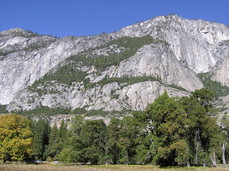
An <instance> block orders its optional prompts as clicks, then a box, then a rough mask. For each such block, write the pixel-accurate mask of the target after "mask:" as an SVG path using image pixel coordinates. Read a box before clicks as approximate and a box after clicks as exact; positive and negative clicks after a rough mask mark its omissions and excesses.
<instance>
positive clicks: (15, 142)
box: [0, 114, 33, 162]
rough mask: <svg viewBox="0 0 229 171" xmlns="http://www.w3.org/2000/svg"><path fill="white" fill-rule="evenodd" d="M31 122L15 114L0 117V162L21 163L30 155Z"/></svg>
mask: <svg viewBox="0 0 229 171" xmlns="http://www.w3.org/2000/svg"><path fill="white" fill-rule="evenodd" d="M30 124H31V121H30V120H28V119H26V118H24V117H22V116H20V115H17V114H5V115H0V160H3V162H6V161H23V160H26V159H28V158H29V157H30V155H31V153H32V139H33V135H32V131H31V128H30Z"/></svg>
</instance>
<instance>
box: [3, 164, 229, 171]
mask: <svg viewBox="0 0 229 171" xmlns="http://www.w3.org/2000/svg"><path fill="white" fill-rule="evenodd" d="M228 169H229V165H227V166H218V167H216V168H203V167H190V168H185V167H184V168H180V167H172V168H158V167H157V166H153V165H96V166H88V165H87V166H65V165H29V164H28V165H26V164H1V165H0V170H1V171H132V170H133V171H141V170H142V171H165V170H167V171H186V170H188V171H190V170H193V171H226V170H228Z"/></svg>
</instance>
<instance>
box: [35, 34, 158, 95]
mask: <svg viewBox="0 0 229 171" xmlns="http://www.w3.org/2000/svg"><path fill="white" fill-rule="evenodd" d="M153 42H154V43H157V42H158V41H155V40H153V38H152V37H150V36H144V37H137V38H130V37H123V38H120V39H117V40H114V41H110V42H109V43H108V44H106V45H103V46H101V47H98V48H99V49H100V48H104V47H109V46H110V45H114V44H117V45H118V46H119V47H124V48H125V49H126V50H124V51H123V52H120V53H119V54H117V53H112V54H109V56H99V57H92V56H90V55H89V56H88V57H87V56H86V55H85V54H88V53H90V51H92V50H95V49H91V50H89V51H86V52H82V53H81V54H78V55H75V56H71V57H69V58H68V59H67V60H66V64H65V65H63V66H60V67H59V68H58V69H57V70H56V71H54V72H53V73H50V74H46V75H45V76H44V77H43V78H41V79H40V80H38V81H36V82H35V83H34V84H33V85H32V86H31V87H32V90H35V91H36V87H37V86H38V85H39V84H44V83H45V82H47V81H52V80H56V81H58V82H60V83H64V84H67V85H71V84H72V82H81V81H83V82H84V84H85V86H87V84H88V83H89V80H88V79H85V77H86V76H87V73H86V72H83V71H80V70H78V69H76V68H77V66H79V64H80V65H81V66H95V67H96V68H97V69H99V70H100V71H103V70H104V69H106V68H107V67H109V66H111V65H118V64H119V63H120V62H121V61H122V60H124V59H127V58H129V57H130V56H133V55H134V54H135V53H136V52H137V50H138V49H139V48H140V47H142V46H143V45H146V44H150V43H153Z"/></svg>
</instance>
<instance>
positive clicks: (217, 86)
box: [198, 73, 229, 97]
mask: <svg viewBox="0 0 229 171" xmlns="http://www.w3.org/2000/svg"><path fill="white" fill-rule="evenodd" d="M198 76H199V78H200V79H201V80H202V82H203V84H204V87H206V88H208V89H210V90H211V91H212V92H213V93H214V95H215V97H220V96H226V95H228V94H229V87H227V86H223V85H222V84H221V83H220V82H217V81H213V80H211V77H210V75H209V73H201V74H198Z"/></svg>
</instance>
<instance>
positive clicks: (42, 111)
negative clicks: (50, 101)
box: [17, 106, 70, 116]
mask: <svg viewBox="0 0 229 171" xmlns="http://www.w3.org/2000/svg"><path fill="white" fill-rule="evenodd" d="M17 113H19V114H22V115H25V116H32V115H34V116H42V115H43V116H51V115H55V114H69V113H70V109H67V108H60V107H57V108H49V107H47V106H42V107H39V108H37V109H33V110H28V111H18V112H17Z"/></svg>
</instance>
